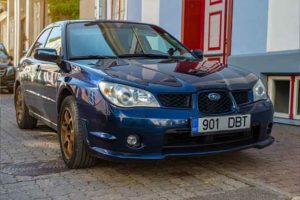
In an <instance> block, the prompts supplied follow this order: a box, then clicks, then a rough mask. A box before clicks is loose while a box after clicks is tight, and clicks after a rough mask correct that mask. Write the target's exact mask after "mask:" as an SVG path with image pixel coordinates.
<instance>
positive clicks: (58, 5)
mask: <svg viewBox="0 0 300 200" xmlns="http://www.w3.org/2000/svg"><path fill="white" fill-rule="evenodd" d="M48 5H49V11H50V14H49V15H50V17H51V19H52V21H53V22H55V21H59V20H69V19H78V18H79V0H48Z"/></svg>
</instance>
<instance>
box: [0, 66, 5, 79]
mask: <svg viewBox="0 0 300 200" xmlns="http://www.w3.org/2000/svg"><path fill="white" fill-rule="evenodd" d="M5 71H6V70H5V69H3V68H1V69H0V77H2V76H4V74H5Z"/></svg>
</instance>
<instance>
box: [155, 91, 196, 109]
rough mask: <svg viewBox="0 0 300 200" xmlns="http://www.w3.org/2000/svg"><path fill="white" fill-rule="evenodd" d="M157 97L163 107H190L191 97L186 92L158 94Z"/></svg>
mask: <svg viewBox="0 0 300 200" xmlns="http://www.w3.org/2000/svg"><path fill="white" fill-rule="evenodd" d="M158 99H159V101H160V103H161V104H162V105H163V106H165V107H175V108H190V107H191V99H192V97H191V95H188V94H159V95H158Z"/></svg>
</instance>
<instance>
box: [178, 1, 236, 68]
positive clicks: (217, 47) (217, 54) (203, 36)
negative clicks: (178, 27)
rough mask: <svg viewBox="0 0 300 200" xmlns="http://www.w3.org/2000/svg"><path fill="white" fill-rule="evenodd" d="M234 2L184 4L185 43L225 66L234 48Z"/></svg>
mask: <svg viewBox="0 0 300 200" xmlns="http://www.w3.org/2000/svg"><path fill="white" fill-rule="evenodd" d="M231 10H232V0H183V19H182V22H183V25H182V27H183V28H182V35H183V36H182V40H183V42H184V44H186V45H187V46H188V47H189V48H191V49H202V50H203V52H204V55H205V56H206V57H207V58H208V60H216V61H219V62H224V63H226V58H227V56H228V55H230V47H231V42H230V41H231Z"/></svg>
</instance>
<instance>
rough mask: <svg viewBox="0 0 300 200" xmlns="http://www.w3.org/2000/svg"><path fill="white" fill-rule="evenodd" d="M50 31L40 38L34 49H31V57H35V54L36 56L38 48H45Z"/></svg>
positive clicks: (46, 31)
mask: <svg viewBox="0 0 300 200" xmlns="http://www.w3.org/2000/svg"><path fill="white" fill-rule="evenodd" d="M50 30H51V29H47V30H45V31H44V32H43V33H42V34H41V35H40V37H39V38H38V40H37V41H36V42H35V43H34V45H33V47H32V49H31V53H30V55H31V57H33V54H34V50H35V49H37V48H42V47H44V46H45V43H46V41H47V38H48V36H49V33H50Z"/></svg>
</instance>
